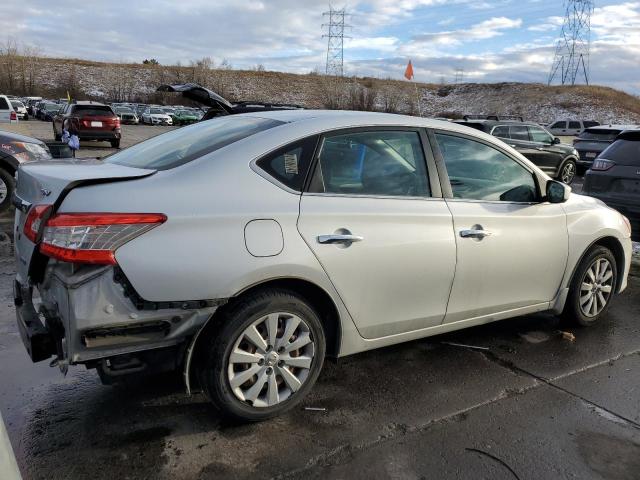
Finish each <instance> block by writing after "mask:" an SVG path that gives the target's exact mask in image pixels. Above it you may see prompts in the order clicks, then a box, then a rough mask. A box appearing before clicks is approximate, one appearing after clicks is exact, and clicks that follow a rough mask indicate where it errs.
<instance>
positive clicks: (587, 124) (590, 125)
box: [582, 120, 600, 128]
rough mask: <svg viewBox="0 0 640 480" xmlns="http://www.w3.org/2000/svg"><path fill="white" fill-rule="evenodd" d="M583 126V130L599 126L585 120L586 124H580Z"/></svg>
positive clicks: (596, 123)
mask: <svg viewBox="0 0 640 480" xmlns="http://www.w3.org/2000/svg"><path fill="white" fill-rule="evenodd" d="M582 123H583V124H584V128H589V127H597V126H598V125H600V124H599V123H598V122H593V121H589V120H587V121H586V122H582Z"/></svg>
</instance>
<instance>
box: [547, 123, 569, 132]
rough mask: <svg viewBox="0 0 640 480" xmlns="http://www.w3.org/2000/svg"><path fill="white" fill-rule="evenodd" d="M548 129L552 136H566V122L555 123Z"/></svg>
mask: <svg viewBox="0 0 640 480" xmlns="http://www.w3.org/2000/svg"><path fill="white" fill-rule="evenodd" d="M549 129H550V130H551V132H552V133H553V134H554V135H567V122H566V121H564V120H563V121H560V122H555V123H554V124H553V125H551V127H549Z"/></svg>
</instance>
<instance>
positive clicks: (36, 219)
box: [24, 205, 51, 243]
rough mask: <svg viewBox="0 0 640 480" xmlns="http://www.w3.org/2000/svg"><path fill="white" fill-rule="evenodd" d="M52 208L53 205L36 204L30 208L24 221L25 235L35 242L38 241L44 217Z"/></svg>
mask: <svg viewBox="0 0 640 480" xmlns="http://www.w3.org/2000/svg"><path fill="white" fill-rule="evenodd" d="M50 209H51V205H34V206H33V207H31V209H30V210H29V213H28V214H27V219H26V220H25V222H24V235H25V236H26V237H27V238H28V239H29V240H31V241H32V242H33V243H36V241H37V239H38V232H40V225H41V224H42V219H43V217H44V216H45V214H47V213H48V212H49V210H50Z"/></svg>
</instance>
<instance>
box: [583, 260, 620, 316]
mask: <svg viewBox="0 0 640 480" xmlns="http://www.w3.org/2000/svg"><path fill="white" fill-rule="evenodd" d="M613 277H614V276H613V267H612V265H611V263H610V262H609V260H607V259H606V258H602V257H599V258H596V259H595V260H594V261H593V263H592V264H591V265H590V266H589V268H588V269H587V271H586V273H585V274H584V277H583V279H582V284H581V286H580V310H581V311H582V313H583V314H584V315H585V316H587V317H590V318H591V317H595V316H597V315H598V314H599V313H600V312H602V310H604V308H605V306H606V305H607V303H608V302H609V299H610V298H611V292H612V291H613V281H614V278H613Z"/></svg>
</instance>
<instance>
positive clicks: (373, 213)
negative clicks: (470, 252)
mask: <svg viewBox="0 0 640 480" xmlns="http://www.w3.org/2000/svg"><path fill="white" fill-rule="evenodd" d="M421 137H422V135H421V134H420V132H419V131H418V130H402V129H396V130H388V129H386V130H380V129H369V130H362V129H356V130H351V131H347V132H336V133H333V134H329V135H327V136H326V137H325V138H324V139H323V140H322V146H321V149H320V152H319V154H318V155H317V163H316V168H315V171H314V174H313V178H312V181H311V185H310V187H309V191H308V192H306V193H304V194H303V195H302V197H301V201H300V217H299V220H298V229H299V231H300V234H301V235H302V237H303V238H304V240H305V241H306V243H307V244H308V245H309V247H310V248H311V250H312V251H313V252H314V254H315V255H316V257H317V258H318V260H319V261H320V263H321V264H322V267H323V268H324V270H325V271H326V273H327V275H328V277H329V278H330V279H331V281H332V283H333V285H334V286H335V288H336V290H337V291H338V293H339V295H340V297H341V298H342V300H343V302H344V304H345V305H346V307H347V309H348V310H349V312H350V314H351V316H352V317H353V319H354V321H355V323H356V326H357V328H358V330H359V332H360V334H361V335H362V336H363V337H365V338H379V337H383V336H387V335H393V334H397V333H403V332H408V331H412V330H418V329H421V328H425V327H429V326H433V325H439V324H440V323H441V322H442V321H443V319H444V316H445V312H446V307H447V300H448V298H449V293H450V289H451V284H452V282H453V275H454V269H455V262H456V245H455V239H454V234H453V223H452V218H451V213H450V212H449V209H448V208H447V204H446V202H445V201H444V200H443V199H442V198H435V197H434V196H432V192H433V188H432V187H433V185H434V184H433V183H432V182H430V179H429V178H428V175H427V168H426V161H425V153H424V149H423V143H422V141H421ZM430 162H432V160H430ZM434 175H435V172H434ZM431 180H432V181H433V179H431Z"/></svg>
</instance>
